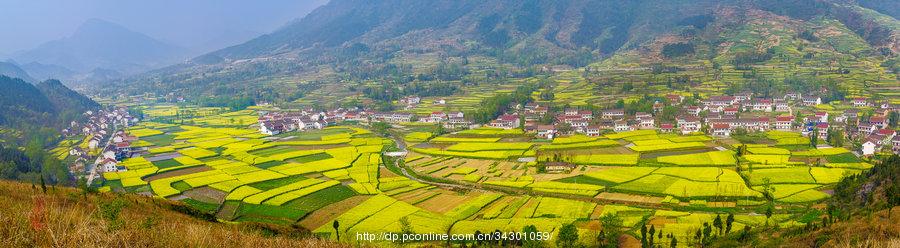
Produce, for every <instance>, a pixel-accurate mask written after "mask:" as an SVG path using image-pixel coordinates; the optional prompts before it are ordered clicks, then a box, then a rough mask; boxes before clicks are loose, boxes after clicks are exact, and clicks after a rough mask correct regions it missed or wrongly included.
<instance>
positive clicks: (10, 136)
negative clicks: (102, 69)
mask: <svg viewBox="0 0 900 248" xmlns="http://www.w3.org/2000/svg"><path fill="white" fill-rule="evenodd" d="M0 88H2V89H3V90H2V91H0V178H3V179H16V180H22V181H29V182H38V181H42V180H43V181H46V182H47V183H51V184H56V183H59V184H71V182H72V181H71V178H70V176H69V172H68V168H67V167H66V166H65V165H63V164H62V163H61V162H60V161H58V160H57V159H56V158H54V157H53V156H52V155H50V154H49V153H47V152H46V151H45V150H44V149H45V148H46V147H45V146H47V145H49V144H53V143H55V142H57V141H58V140H59V139H60V136H59V135H60V133H59V130H61V129H63V128H65V127H66V126H67V125H68V124H69V122H71V121H73V120H77V119H79V118H82V113H84V112H85V111H87V110H96V109H98V108H99V107H100V106H99V104H97V103H96V102H94V101H93V100H91V99H89V98H87V97H85V96H83V95H81V94H79V93H77V92H74V91H72V90H70V89H68V88H66V87H65V86H63V85H62V83H60V82H59V81H56V80H47V81H44V82H41V83H38V84H37V85H33V84H30V83H28V82H25V81H23V80H21V79H18V78H10V77H7V76H2V75H0Z"/></svg>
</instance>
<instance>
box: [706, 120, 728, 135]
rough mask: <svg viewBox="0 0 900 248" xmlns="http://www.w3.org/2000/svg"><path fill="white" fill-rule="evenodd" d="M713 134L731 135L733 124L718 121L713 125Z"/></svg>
mask: <svg viewBox="0 0 900 248" xmlns="http://www.w3.org/2000/svg"><path fill="white" fill-rule="evenodd" d="M711 130H712V135H713V136H719V137H728V136H731V125H729V124H728V123H716V124H713V126H712V129H711Z"/></svg>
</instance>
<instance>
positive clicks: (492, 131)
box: [459, 127, 524, 136]
mask: <svg viewBox="0 0 900 248" xmlns="http://www.w3.org/2000/svg"><path fill="white" fill-rule="evenodd" d="M523 133H524V132H523V131H522V130H521V129H502V128H486V127H482V128H476V129H469V130H463V131H459V134H466V135H485V136H493V135H498V136H505V135H520V134H523Z"/></svg>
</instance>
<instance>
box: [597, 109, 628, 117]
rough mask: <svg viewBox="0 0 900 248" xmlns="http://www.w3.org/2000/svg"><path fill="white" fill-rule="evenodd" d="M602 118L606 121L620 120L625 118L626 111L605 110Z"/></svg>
mask: <svg viewBox="0 0 900 248" xmlns="http://www.w3.org/2000/svg"><path fill="white" fill-rule="evenodd" d="M600 117H601V118H604V119H620V118H622V117H625V110H624V109H609V110H603V112H601V115H600Z"/></svg>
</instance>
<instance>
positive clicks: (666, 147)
mask: <svg viewBox="0 0 900 248" xmlns="http://www.w3.org/2000/svg"><path fill="white" fill-rule="evenodd" d="M704 147H706V145H705V144H703V143H700V142H684V143H673V144H661V145H645V146H637V145H636V146H631V147H629V148H630V149H631V150H634V151H636V152H656V151H671V150H680V149H693V148H704Z"/></svg>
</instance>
